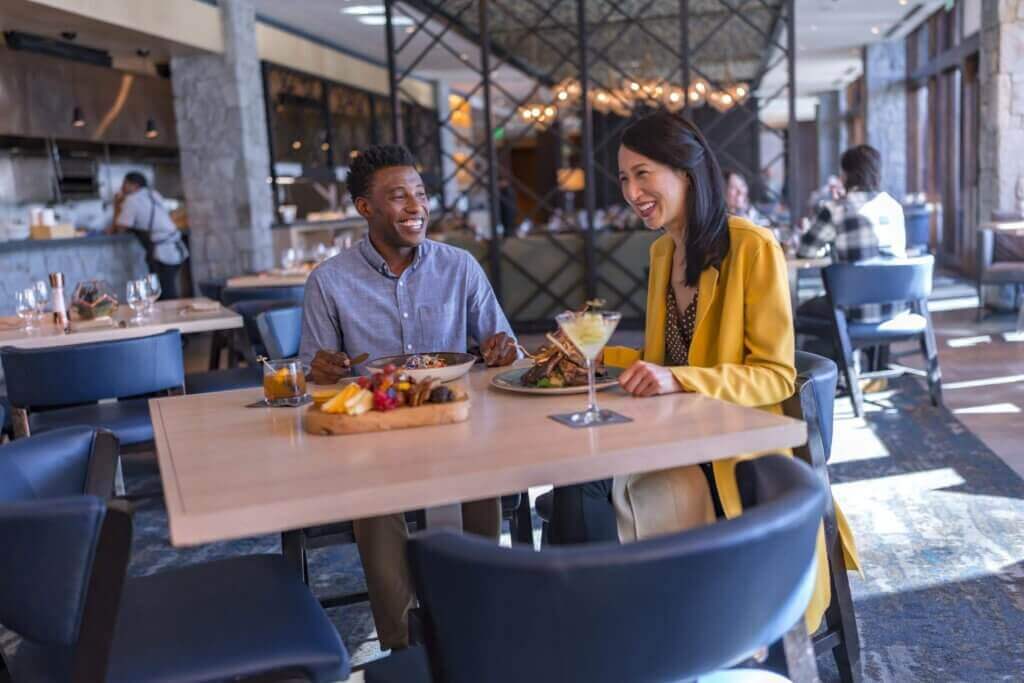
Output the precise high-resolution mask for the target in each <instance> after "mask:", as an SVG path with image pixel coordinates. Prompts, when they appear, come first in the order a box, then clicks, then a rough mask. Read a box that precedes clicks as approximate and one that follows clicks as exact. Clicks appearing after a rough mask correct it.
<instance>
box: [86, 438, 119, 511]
mask: <svg viewBox="0 0 1024 683" xmlns="http://www.w3.org/2000/svg"><path fill="white" fill-rule="evenodd" d="M119 450H120V444H119V442H118V440H117V437H116V436H114V434H113V432H109V431H107V430H105V429H98V430H96V434H95V435H94V436H93V440H92V452H91V453H90V454H89V469H88V471H87V472H86V475H85V493H87V494H90V495H93V496H97V497H98V498H101V499H102V500H110V498H111V497H112V496H113V495H114V482H115V479H116V478H117V461H118V453H119Z"/></svg>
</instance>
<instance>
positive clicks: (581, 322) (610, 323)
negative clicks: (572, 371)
mask: <svg viewBox="0 0 1024 683" xmlns="http://www.w3.org/2000/svg"><path fill="white" fill-rule="evenodd" d="M621 317H622V314H621V313H617V312H614V311H602V310H593V309H591V308H590V306H588V307H587V308H585V309H584V310H582V311H566V312H565V313H562V314H560V315H558V316H556V318H555V320H557V321H558V326H559V327H560V328H561V329H562V332H563V333H564V334H565V336H566V337H568V338H569V341H571V342H572V343H573V344H574V345H575V346H576V348H577V349H579V351H580V353H581V354H583V357H584V358H586V360H587V383H588V389H589V390H588V392H587V394H588V396H589V400H588V404H587V409H586V410H585V411H583V412H581V413H573V414H572V416H571V419H572V421H573V422H574V423H578V424H585V425H590V424H600V423H602V422H606V421H608V420H609V419H611V417H612V415H613V413H612V412H611V411H608V410H603V411H602V410H600V409H599V408H598V407H597V391H596V389H595V388H594V360H595V359H596V358H597V356H598V354H599V353H601V350H602V349H603V348H604V346H605V344H607V343H608V340H609V339H611V336H612V333H613V332H615V328H616V327H618V324H619V319H620V318H621Z"/></svg>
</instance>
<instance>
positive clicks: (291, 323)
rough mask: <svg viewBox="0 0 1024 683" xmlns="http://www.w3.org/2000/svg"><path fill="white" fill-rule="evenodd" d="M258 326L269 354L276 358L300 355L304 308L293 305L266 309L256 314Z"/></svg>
mask: <svg viewBox="0 0 1024 683" xmlns="http://www.w3.org/2000/svg"><path fill="white" fill-rule="evenodd" d="M256 327H257V328H259V332H260V338H261V339H262V340H263V346H265V347H266V349H267V355H268V356H270V357H271V358H273V359H274V360H278V359H281V358H294V357H295V356H297V355H299V340H300V338H301V337H302V308H300V307H298V306H291V307H289V308H278V309H275V310H270V311H264V312H263V313H260V314H259V315H257V316H256Z"/></svg>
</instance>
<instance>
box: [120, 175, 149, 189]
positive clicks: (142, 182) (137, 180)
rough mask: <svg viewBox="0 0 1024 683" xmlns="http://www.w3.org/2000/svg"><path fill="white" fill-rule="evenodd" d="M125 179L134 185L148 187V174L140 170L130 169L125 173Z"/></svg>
mask: <svg viewBox="0 0 1024 683" xmlns="http://www.w3.org/2000/svg"><path fill="white" fill-rule="evenodd" d="M124 181H125V182H126V183H131V184H132V185H138V186H139V187H147V186H148V185H149V182H148V181H147V180H146V176H144V175H142V174H141V173H139V172H138V171H128V172H127V173H125V174H124Z"/></svg>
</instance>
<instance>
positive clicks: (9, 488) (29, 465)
mask: <svg viewBox="0 0 1024 683" xmlns="http://www.w3.org/2000/svg"><path fill="white" fill-rule="evenodd" d="M95 439H96V432H95V431H94V430H93V429H92V428H91V427H65V428H63V429H55V430H53V431H50V432H43V433H42V434H38V435H36V436H31V437H28V438H26V439H18V440H17V441H12V442H10V443H8V444H5V445H3V446H0V503H4V502H9V501H17V500H29V499H32V498H59V497H61V496H74V495H80V494H82V493H85V491H86V488H87V484H88V477H89V466H90V459H91V456H92V452H93V445H94V442H95Z"/></svg>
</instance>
